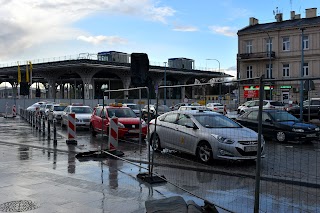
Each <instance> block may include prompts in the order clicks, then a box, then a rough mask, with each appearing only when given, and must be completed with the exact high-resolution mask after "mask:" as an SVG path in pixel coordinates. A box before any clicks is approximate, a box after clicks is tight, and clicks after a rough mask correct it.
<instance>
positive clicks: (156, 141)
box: [151, 134, 163, 152]
mask: <svg viewBox="0 0 320 213" xmlns="http://www.w3.org/2000/svg"><path fill="white" fill-rule="evenodd" d="M151 138H152V143H151V145H152V148H153V150H155V151H157V152H161V151H162V150H163V149H162V148H161V143H160V138H159V135H157V134H156V135H154V134H153V135H152V136H151Z"/></svg>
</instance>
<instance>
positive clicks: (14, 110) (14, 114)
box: [12, 105, 17, 117]
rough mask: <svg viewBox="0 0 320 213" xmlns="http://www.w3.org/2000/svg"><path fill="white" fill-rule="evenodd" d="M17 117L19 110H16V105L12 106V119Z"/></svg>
mask: <svg viewBox="0 0 320 213" xmlns="http://www.w3.org/2000/svg"><path fill="white" fill-rule="evenodd" d="M16 116H17V110H16V105H13V106H12V117H16Z"/></svg>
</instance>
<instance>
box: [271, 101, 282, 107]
mask: <svg viewBox="0 0 320 213" xmlns="http://www.w3.org/2000/svg"><path fill="white" fill-rule="evenodd" d="M270 105H272V106H284V104H283V103H281V102H279V101H274V102H270Z"/></svg>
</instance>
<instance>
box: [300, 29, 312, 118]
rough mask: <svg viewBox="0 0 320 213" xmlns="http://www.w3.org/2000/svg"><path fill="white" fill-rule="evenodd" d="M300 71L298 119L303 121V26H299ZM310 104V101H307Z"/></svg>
mask: <svg viewBox="0 0 320 213" xmlns="http://www.w3.org/2000/svg"><path fill="white" fill-rule="evenodd" d="M300 30H301V72H300V77H301V80H300V91H299V92H300V121H303V92H304V91H303V80H302V78H303V76H304V73H303V64H304V55H303V54H304V52H303V48H304V45H303V37H304V34H303V33H304V30H305V29H304V28H301V29H300ZM309 104H310V103H309Z"/></svg>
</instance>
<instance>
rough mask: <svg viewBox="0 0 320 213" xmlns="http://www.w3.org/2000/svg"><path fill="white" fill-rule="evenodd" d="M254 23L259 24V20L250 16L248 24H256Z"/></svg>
mask: <svg viewBox="0 0 320 213" xmlns="http://www.w3.org/2000/svg"><path fill="white" fill-rule="evenodd" d="M256 24H259V20H258V19H256V18H254V17H250V19H249V26H253V25H256Z"/></svg>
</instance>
